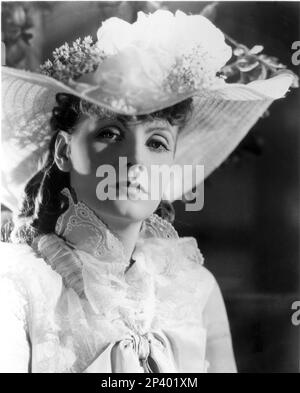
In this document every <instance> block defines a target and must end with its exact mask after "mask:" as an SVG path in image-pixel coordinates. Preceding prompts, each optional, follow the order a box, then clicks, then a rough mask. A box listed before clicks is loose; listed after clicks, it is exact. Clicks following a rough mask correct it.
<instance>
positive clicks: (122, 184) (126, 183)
mask: <svg viewBox="0 0 300 393" xmlns="http://www.w3.org/2000/svg"><path fill="white" fill-rule="evenodd" d="M116 187H117V188H120V187H127V188H129V187H130V188H136V189H137V190H139V191H141V192H144V193H145V194H148V192H147V191H146V190H145V188H144V187H143V186H142V184H140V183H138V182H132V181H130V180H127V181H123V182H117V183H116Z"/></svg>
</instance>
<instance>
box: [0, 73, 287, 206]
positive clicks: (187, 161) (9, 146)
mask: <svg viewBox="0 0 300 393" xmlns="http://www.w3.org/2000/svg"><path fill="white" fill-rule="evenodd" d="M293 81H294V75H293V74H292V73H291V72H289V71H283V72H281V73H280V74H278V75H277V76H274V77H272V78H270V79H267V80H259V81H255V82H251V83H249V84H247V85H243V84H225V85H224V86H223V87H220V88H216V89H213V90H210V91H205V92H203V91H201V92H200V91H199V92H189V93H185V94H181V95H176V96H175V95H173V96H171V97H167V98H166V100H165V101H161V102H156V103H155V104H153V103H152V104H151V105H152V106H151V107H147V106H145V109H144V110H143V111H142V110H140V111H139V113H138V114H144V113H151V112H155V111H157V110H160V109H163V108H166V107H168V106H171V105H174V104H176V103H178V102H180V101H182V100H184V99H186V98H189V97H190V96H193V101H194V110H193V115H192V117H191V119H190V120H189V122H188V123H187V125H186V126H185V127H184V128H183V129H182V130H181V131H180V134H179V137H178V143H177V149H176V157H175V164H179V165H180V166H182V165H192V166H193V167H195V166H196V165H204V171H205V172H204V176H205V177H207V176H208V175H209V174H210V173H211V172H212V171H213V170H214V169H216V168H217V167H218V166H219V165H220V164H221V163H222V162H223V161H224V160H225V159H226V157H227V156H228V155H229V154H230V153H231V152H232V151H233V150H234V148H235V147H236V146H237V145H238V143H239V142H240V141H241V140H242V139H243V138H244V136H245V135H246V134H247V132H248V131H249V130H250V128H251V127H252V126H253V125H254V124H255V123H256V122H257V120H258V119H259V118H260V117H261V116H262V114H263V113H264V112H265V111H266V109H267V108H268V107H269V106H270V105H271V103H272V102H273V101H274V100H276V99H279V98H282V97H284V96H285V94H286V93H287V91H288V90H289V88H290V87H291V85H292V83H293ZM59 92H65V93H69V94H73V95H75V96H78V97H80V98H82V99H85V100H87V101H89V102H91V103H93V104H96V105H99V106H102V107H104V108H107V109H109V110H112V111H114V112H118V113H121V114H128V113H126V112H124V110H122V109H120V110H116V108H113V107H111V106H110V105H108V104H107V101H106V100H105V92H102V91H101V88H100V87H94V88H92V87H91V86H83V85H80V84H78V85H77V86H76V85H74V87H69V86H67V85H65V84H63V83H61V82H59V81H57V80H55V79H53V78H50V77H47V76H45V75H42V74H38V73H33V72H30V71H23V70H18V69H14V68H10V67H2V146H1V147H2V155H1V156H2V203H4V204H5V205H6V206H7V207H9V208H10V209H12V210H13V209H15V208H16V207H17V204H18V200H19V195H20V193H21V192H22V191H23V188H24V186H25V184H26V182H27V181H28V179H29V178H30V177H31V176H32V175H33V174H34V173H35V171H36V170H37V169H38V166H39V161H40V159H41V156H42V155H43V153H44V152H45V151H46V150H47V146H48V143H49V140H50V138H51V135H50V128H49V119H50V117H51V114H52V110H53V107H54V106H55V104H56V100H55V96H56V94H57V93H59ZM195 179H196V178H195ZM195 179H194V177H193V179H184V180H185V181H184V184H182V182H181V180H179V181H178V184H172V187H173V188H172V189H173V192H172V194H171V197H170V198H169V199H171V200H175V199H179V198H180V197H181V195H182V193H184V194H185V193H187V192H188V191H190V190H191V185H192V186H195V185H197V184H196V182H199V181H200V180H195ZM202 180H203V179H202ZM175 183H176V180H175Z"/></svg>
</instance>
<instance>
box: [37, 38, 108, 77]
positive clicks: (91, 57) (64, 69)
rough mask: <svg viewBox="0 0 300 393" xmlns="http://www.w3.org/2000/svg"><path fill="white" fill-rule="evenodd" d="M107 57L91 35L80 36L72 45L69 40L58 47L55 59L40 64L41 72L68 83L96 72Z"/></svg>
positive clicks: (54, 54) (54, 55)
mask: <svg viewBox="0 0 300 393" xmlns="http://www.w3.org/2000/svg"><path fill="white" fill-rule="evenodd" d="M104 58H105V55H104V53H103V52H102V51H101V50H100V49H99V48H98V47H97V46H96V45H94V43H93V39H92V37H91V36H87V37H85V38H84V39H83V40H82V39H81V38H78V39H77V40H76V41H74V42H73V44H72V45H71V46H70V45H69V44H68V43H67V42H66V43H65V44H64V45H62V46H60V47H59V48H56V49H55V50H54V52H53V60H52V61H50V60H47V61H46V62H45V63H44V64H42V65H41V66H40V72H41V73H42V74H44V75H46V76H50V77H52V78H54V79H57V80H59V81H61V82H64V83H68V82H69V80H70V79H73V80H76V79H78V78H79V77H80V76H82V75H84V74H86V73H90V72H94V71H95V70H96V69H97V67H98V65H99V64H100V63H101V61H103V59H104Z"/></svg>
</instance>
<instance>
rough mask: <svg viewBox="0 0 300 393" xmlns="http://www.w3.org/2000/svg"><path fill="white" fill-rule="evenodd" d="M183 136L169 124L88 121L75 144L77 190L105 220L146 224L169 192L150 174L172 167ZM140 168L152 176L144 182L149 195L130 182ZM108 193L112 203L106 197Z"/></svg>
mask: <svg viewBox="0 0 300 393" xmlns="http://www.w3.org/2000/svg"><path fill="white" fill-rule="evenodd" d="M177 132H178V127H177V126H171V125H170V124H169V122H168V121H167V120H164V119H154V120H150V121H145V120H143V121H130V122H126V123H125V122H123V121H120V120H117V119H106V120H97V119H96V118H93V117H88V116H84V117H83V118H82V119H81V121H80V122H79V123H78V125H77V127H76V129H75V131H74V132H73V133H72V137H71V140H70V142H69V144H70V153H69V154H70V161H71V171H70V179H71V186H72V187H73V188H74V190H75V192H76V194H77V197H78V199H79V200H82V201H84V202H85V203H86V204H87V205H88V206H89V207H90V208H92V209H93V210H94V211H95V212H96V213H97V214H98V215H99V217H100V218H101V217H103V218H105V217H107V216H113V217H115V218H120V219H121V218H123V219H126V220H129V221H140V220H143V219H145V218H147V217H149V215H151V214H152V213H153V212H154V211H155V210H156V208H157V206H158V205H159V202H160V200H161V197H162V193H163V188H162V187H159V184H158V183H159V179H157V177H155V176H152V174H151V176H150V173H151V171H152V168H154V167H155V168H156V169H157V168H159V167H160V166H161V165H167V166H170V165H172V163H173V160H174V154H175V147H176V139H177ZM120 157H122V160H123V161H120V160H119V159H120ZM104 165H105V166H104ZM136 165H141V166H142V168H143V169H144V170H146V174H147V175H148V177H145V176H144V177H142V179H144V180H145V179H147V180H146V182H145V181H144V182H142V184H143V185H144V187H143V188H144V191H145V192H144V193H143V192H142V193H140V192H139V191H137V189H136V188H135V187H133V186H132V185H131V184H129V183H127V181H128V177H127V175H128V174H131V169H130V168H133V166H136ZM153 166H154V167H153ZM127 169H128V172H127ZM154 172H155V171H154ZM154 172H153V173H154ZM143 173H144V174H145V172H143ZM138 182H139V183H140V181H139V180H138ZM151 182H152V183H151ZM153 182H155V183H157V184H153ZM119 183H120V184H119ZM151 189H152V190H154V189H155V190H156V191H157V189H158V193H156V194H155V195H154V194H153V193H152V194H151ZM104 193H106V194H105V195H106V198H107V199H104V198H103V195H104ZM107 195H108V197H107ZM158 196H159V197H158ZM101 199H102V200H101ZM103 199H104V200H103Z"/></svg>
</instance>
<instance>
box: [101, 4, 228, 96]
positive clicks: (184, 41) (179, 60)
mask: <svg viewBox="0 0 300 393" xmlns="http://www.w3.org/2000/svg"><path fill="white" fill-rule="evenodd" d="M97 38H98V42H97V43H96V45H97V47H98V48H99V49H100V50H101V51H102V52H103V53H105V54H106V55H109V56H113V61H112V62H110V70H111V71H113V69H118V71H120V69H119V68H120V67H121V66H122V67H123V66H124V63H123V62H121V61H120V63H119V64H117V63H118V60H121V59H122V60H123V59H124V58H127V59H129V58H131V62H128V60H127V61H126V62H125V63H126V65H128V67H127V68H126V75H127V78H128V79H129V80H130V81H132V79H134V80H135V81H136V84H138V83H139V84H140V85H142V84H143V85H144V84H145V83H150V84H151V83H155V85H157V86H160V87H161V86H162V84H163V85H164V87H165V88H169V89H171V90H176V91H178V90H179V91H180V89H191V88H195V89H197V88H199V87H201V86H202V87H209V86H210V85H212V84H214V83H217V82H219V80H220V78H218V77H217V76H216V73H217V72H218V71H220V69H221V67H223V66H224V65H225V64H226V62H227V61H228V60H229V59H230V58H231V55H232V50H231V47H230V46H229V45H227V44H226V43H225V38H224V35H223V33H222V32H221V30H219V29H218V28H217V27H216V26H215V25H214V24H213V23H211V22H210V21H209V20H208V19H207V18H205V17H204V16H201V15H193V16H191V15H186V14H185V13H184V12H182V11H176V13H175V14H173V13H172V12H170V11H166V10H157V11H156V12H154V13H152V14H145V13H144V12H142V11H140V12H138V17H137V20H136V22H134V23H132V24H130V23H128V22H125V21H124V20H122V19H119V18H116V17H113V18H109V19H108V20H106V21H105V22H104V23H103V24H102V26H101V27H100V28H99V30H98V32H97ZM114 56H115V57H114ZM134 63H136V64H134ZM120 64H121V65H120ZM111 67H113V69H112V68H111ZM138 68H139V72H138ZM101 72H102V67H100V69H99V74H100V73H101ZM100 79H102V78H101V76H100ZM154 79H155V80H154ZM128 83H130V82H128Z"/></svg>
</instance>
